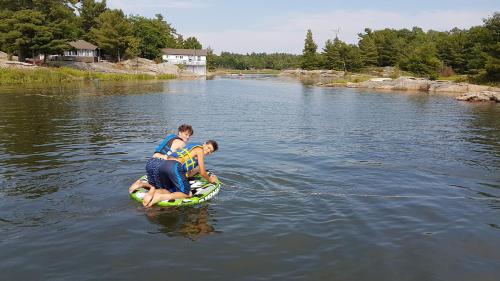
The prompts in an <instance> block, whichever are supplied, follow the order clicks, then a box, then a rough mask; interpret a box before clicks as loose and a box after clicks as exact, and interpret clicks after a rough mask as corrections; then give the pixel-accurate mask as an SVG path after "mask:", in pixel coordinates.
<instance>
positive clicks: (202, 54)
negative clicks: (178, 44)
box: [162, 48, 208, 75]
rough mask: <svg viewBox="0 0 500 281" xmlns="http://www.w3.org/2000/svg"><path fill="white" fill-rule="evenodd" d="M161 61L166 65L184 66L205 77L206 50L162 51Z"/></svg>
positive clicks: (168, 49)
mask: <svg viewBox="0 0 500 281" xmlns="http://www.w3.org/2000/svg"><path fill="white" fill-rule="evenodd" d="M162 53H163V55H162V59H163V61H164V62H166V63H168V64H184V65H186V69H187V70H189V71H191V72H193V73H195V74H198V75H207V53H208V52H207V50H206V49H201V50H200V49H198V50H197V49H170V48H167V49H162Z"/></svg>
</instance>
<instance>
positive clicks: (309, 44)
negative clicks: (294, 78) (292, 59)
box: [301, 29, 318, 70]
mask: <svg viewBox="0 0 500 281" xmlns="http://www.w3.org/2000/svg"><path fill="white" fill-rule="evenodd" d="M317 49H318V45H316V43H314V40H313V35H312V32H311V30H310V29H308V30H307V35H306V39H305V41H304V50H302V63H301V67H302V68H303V69H307V70H311V69H315V68H317V67H318V57H317V54H316V50H317Z"/></svg>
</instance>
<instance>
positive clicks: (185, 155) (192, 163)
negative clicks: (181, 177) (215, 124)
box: [172, 143, 203, 172]
mask: <svg viewBox="0 0 500 281" xmlns="http://www.w3.org/2000/svg"><path fill="white" fill-rule="evenodd" d="M196 147H201V148H203V145H202V144H195V143H190V144H187V145H186V146H185V147H184V148H181V149H179V150H177V151H175V152H173V153H172V156H173V157H176V158H180V159H183V160H184V163H183V164H182V167H183V168H184V169H185V170H186V172H189V171H191V170H193V169H194V168H196V167H198V158H193V155H191V152H192V150H193V149H195V148H196Z"/></svg>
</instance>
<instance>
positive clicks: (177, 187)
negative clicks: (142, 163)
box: [129, 140, 218, 207]
mask: <svg viewBox="0 0 500 281" xmlns="http://www.w3.org/2000/svg"><path fill="white" fill-rule="evenodd" d="M217 149H218V145H217V142H216V141H214V140H209V141H207V142H206V143H204V144H203V145H199V144H188V145H186V146H185V148H183V149H181V150H179V151H176V152H173V153H172V155H171V156H168V157H167V159H168V160H164V159H160V158H155V157H153V158H151V159H149V161H148V162H147V164H146V172H147V175H148V182H147V183H146V182H143V181H138V182H136V183H134V185H132V186H131V187H130V189H129V192H131V193H132V192H133V191H134V190H135V189H137V188H139V187H144V188H147V189H149V192H148V194H146V195H145V196H144V198H143V203H142V204H143V205H144V206H145V207H151V206H153V205H154V204H156V203H157V202H160V201H164V200H171V199H183V198H190V197H191V196H193V194H192V193H191V185H190V184H189V181H188V179H187V178H188V176H193V175H195V174H197V173H200V175H201V176H202V177H203V178H205V179H206V180H208V181H209V182H211V183H215V182H217V177H216V176H215V175H209V174H208V173H207V171H206V169H205V161H204V159H205V156H206V155H209V154H211V153H213V152H215V151H217ZM133 187H134V188H133Z"/></svg>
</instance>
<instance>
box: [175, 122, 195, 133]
mask: <svg viewBox="0 0 500 281" xmlns="http://www.w3.org/2000/svg"><path fill="white" fill-rule="evenodd" d="M177 131H178V132H179V133H180V132H185V131H188V133H189V134H190V135H193V134H194V132H193V127H191V125H188V124H182V125H180V126H179V129H177Z"/></svg>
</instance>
